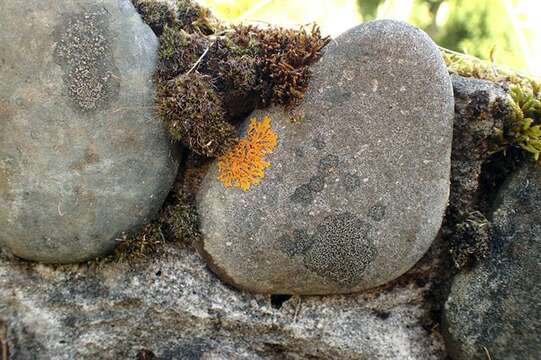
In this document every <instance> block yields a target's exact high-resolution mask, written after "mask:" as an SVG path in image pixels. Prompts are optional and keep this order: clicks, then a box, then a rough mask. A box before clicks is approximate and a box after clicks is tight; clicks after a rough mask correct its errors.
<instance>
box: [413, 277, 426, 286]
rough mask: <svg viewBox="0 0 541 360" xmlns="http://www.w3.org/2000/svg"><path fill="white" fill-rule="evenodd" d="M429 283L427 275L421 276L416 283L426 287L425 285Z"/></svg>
mask: <svg viewBox="0 0 541 360" xmlns="http://www.w3.org/2000/svg"><path fill="white" fill-rule="evenodd" d="M427 283H428V279H427V278H425V277H419V278H417V279H415V285H417V286H419V287H425V285H426V284H427Z"/></svg>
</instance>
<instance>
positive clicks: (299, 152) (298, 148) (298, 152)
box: [293, 147, 304, 158]
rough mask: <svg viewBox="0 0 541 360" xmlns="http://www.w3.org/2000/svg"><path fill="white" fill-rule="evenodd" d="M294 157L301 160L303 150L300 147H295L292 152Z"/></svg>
mask: <svg viewBox="0 0 541 360" xmlns="http://www.w3.org/2000/svg"><path fill="white" fill-rule="evenodd" d="M293 151H294V152H295V156H297V157H300V158H303V157H304V150H303V149H302V148H301V147H296V148H295V149H294V150H293Z"/></svg>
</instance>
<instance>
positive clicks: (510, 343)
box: [444, 165, 541, 360]
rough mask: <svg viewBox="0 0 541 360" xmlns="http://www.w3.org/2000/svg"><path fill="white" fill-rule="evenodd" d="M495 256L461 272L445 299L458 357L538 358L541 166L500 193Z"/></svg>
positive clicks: (540, 328)
mask: <svg viewBox="0 0 541 360" xmlns="http://www.w3.org/2000/svg"><path fill="white" fill-rule="evenodd" d="M498 197H499V198H498V199H497V202H496V203H497V205H496V206H495V210H494V212H493V214H492V217H491V220H492V224H493V231H494V236H493V243H492V255H491V257H490V258H489V259H488V260H487V261H485V262H483V263H482V264H480V265H479V266H477V267H476V268H475V269H473V270H472V271H470V272H462V273H460V274H458V275H457V276H456V277H455V279H454V281H453V285H452V288H451V293H450V295H449V299H448V300H447V303H446V304H445V313H444V314H445V317H444V324H445V332H446V341H447V343H448V348H449V352H450V353H451V354H452V356H453V358H454V359H468V360H469V359H483V360H484V359H487V358H491V359H494V360H498V359H506V360H514V359H517V360H518V359H521V360H522V359H532V360H533V359H539V356H540V354H541V346H540V344H539V339H540V338H541V302H540V301H539V299H540V298H541V263H540V260H539V259H540V258H541V213H540V212H539V209H540V208H541V169H539V167H538V166H537V165H531V166H528V167H524V168H522V169H521V170H519V171H518V172H517V173H516V174H514V175H513V176H512V178H511V179H510V181H509V182H508V183H507V184H505V185H504V187H503V189H502V190H501V192H500V194H499V195H498Z"/></svg>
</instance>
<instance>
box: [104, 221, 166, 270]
mask: <svg viewBox="0 0 541 360" xmlns="http://www.w3.org/2000/svg"><path fill="white" fill-rule="evenodd" d="M165 241H166V239H165V236H164V233H163V230H162V224H161V222H160V221H155V222H152V223H150V224H147V225H145V226H144V227H143V228H142V229H141V230H140V231H139V232H138V233H136V234H134V235H124V236H123V237H122V238H121V239H120V240H119V244H118V245H117V247H116V248H115V253H114V255H113V258H114V259H116V260H117V261H126V260H131V259H134V258H142V257H144V256H146V255H149V254H153V253H156V252H157V251H158V250H159V248H160V245H161V244H163V243H164V242H165Z"/></svg>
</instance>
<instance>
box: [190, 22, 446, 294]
mask: <svg viewBox="0 0 541 360" xmlns="http://www.w3.org/2000/svg"><path fill="white" fill-rule="evenodd" d="M266 115H268V116H270V118H271V119H272V127H273V130H274V131H275V132H276V133H277V134H278V144H277V146H276V148H275V150H274V152H273V153H272V154H270V155H268V156H267V157H266V159H265V160H267V161H269V162H270V163H271V167H270V168H268V169H267V170H266V175H265V178H263V179H262V182H261V184H260V185H259V186H253V187H252V188H250V190H249V191H246V192H244V191H242V190H239V189H227V188H225V187H224V185H223V184H222V183H221V182H220V181H218V179H217V173H218V169H217V166H216V165H215V166H213V167H212V168H211V170H210V171H209V173H208V174H207V176H206V177H205V180H204V181H203V184H202V188H201V191H200V193H199V196H198V210H199V214H200V217H201V231H202V235H203V236H202V240H201V242H200V243H199V244H197V246H198V248H199V250H200V252H201V253H202V255H203V256H204V257H205V258H206V259H207V260H208V263H209V265H210V267H211V268H212V269H213V270H214V271H215V272H216V273H217V274H219V275H220V276H221V277H222V278H223V279H224V280H226V281H227V282H229V283H231V284H233V285H235V286H237V287H239V288H242V289H246V290H249V291H253V292H261V293H282V294H333V293H349V292H354V291H359V290H363V289H367V288H371V287H375V286H378V285H381V284H385V283H387V282H389V281H391V280H393V279H395V278H397V277H398V276H400V275H401V274H403V273H404V272H406V271H407V270H408V269H410V268H411V267H412V266H413V265H414V264H415V263H416V262H417V261H418V260H419V259H420V258H421V257H422V255H423V254H424V253H425V252H426V250H427V249H428V247H429V246H430V244H431V243H432V241H433V240H434V238H435V237H436V234H437V233H438V230H439V228H440V225H441V221H442V217H443V213H444V209H445V207H446V202H447V199H448V194H449V169H450V151H451V140H452V118H453V93H452V87H451V82H450V79H449V76H448V73H447V70H446V67H445V65H444V63H443V61H442V58H441V55H440V53H439V51H438V49H437V47H436V45H435V44H434V43H433V42H432V40H431V39H430V38H429V37H428V36H427V35H426V34H425V33H424V32H422V31H421V30H419V29H417V28H415V27H412V26H410V25H408V24H405V23H402V22H397V21H389V20H384V21H375V22H370V23H366V24H363V25H360V26H358V27H355V28H353V29H351V30H350V31H348V32H346V33H344V34H343V35H341V36H340V37H338V38H337V39H335V40H333V41H332V42H331V43H330V44H329V45H328V47H327V48H326V52H325V54H324V56H323V57H322V59H321V60H320V61H319V62H318V63H317V64H316V65H315V66H314V67H313V78H312V80H311V83H310V86H309V89H308V91H307V93H306V95H305V99H304V101H303V102H302V104H300V105H299V106H298V107H296V108H295V109H294V110H291V111H284V110H283V109H281V108H277V107H275V108H271V109H268V110H265V111H256V112H255V113H254V114H253V116H255V117H257V118H258V119H259V120H261V118H262V117H263V116H266Z"/></svg>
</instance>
